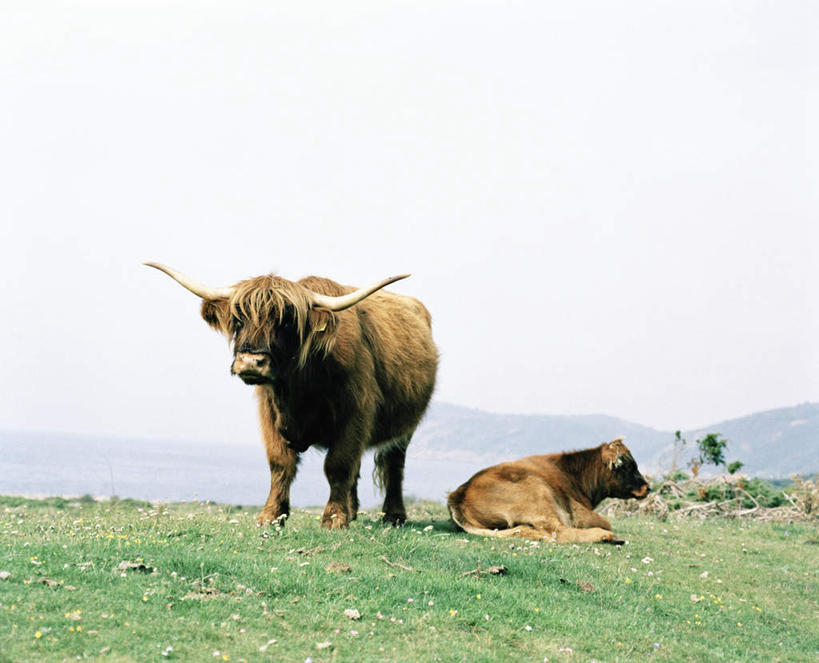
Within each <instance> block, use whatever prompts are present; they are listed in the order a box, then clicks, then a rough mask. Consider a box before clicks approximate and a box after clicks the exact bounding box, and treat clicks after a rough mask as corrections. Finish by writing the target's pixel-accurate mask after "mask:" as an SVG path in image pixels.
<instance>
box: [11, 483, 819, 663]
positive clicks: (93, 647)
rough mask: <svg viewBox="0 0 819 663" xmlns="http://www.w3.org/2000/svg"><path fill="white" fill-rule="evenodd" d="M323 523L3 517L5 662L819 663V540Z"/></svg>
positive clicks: (660, 528) (652, 529) (111, 513)
mask: <svg viewBox="0 0 819 663" xmlns="http://www.w3.org/2000/svg"><path fill="white" fill-rule="evenodd" d="M318 513H319V511H311V510H299V511H298V512H296V513H294V514H293V516H292V518H291V519H290V522H288V523H287V526H286V527H285V528H284V529H282V530H280V531H276V530H275V529H260V528H257V527H256V525H255V524H254V518H255V512H250V511H247V510H243V509H237V508H232V507H224V506H217V505H211V504H188V505H184V504H183V505H179V504H174V505H150V504H147V503H146V504H141V503H135V502H128V501H123V502H118V503H114V504H111V503H94V502H93V501H92V500H86V501H85V502H77V503H66V502H65V501H64V500H55V499H51V500H45V501H32V500H23V499H18V498H10V497H9V498H0V572H5V573H2V575H4V576H5V574H6V573H8V574H9V575H8V577H5V578H4V579H2V580H0V661H2V662H5V661H61V660H77V659H78V658H79V659H97V660H104V661H147V660H163V659H167V660H179V661H242V660H246V661H259V660H272V661H297V662H299V663H303V662H304V661H307V660H311V661H312V662H313V663H319V662H320V661H497V660H515V661H544V660H546V659H548V660H549V661H583V662H588V661H592V660H596V661H601V662H602V661H633V660H647V659H651V660H658V661H659V660H662V661H723V660H724V661H777V660H780V661H815V660H818V659H819V626H818V625H819V545H815V543H816V541H817V540H819V531H817V526H816V525H815V524H805V523H801V524H799V523H797V524H772V523H754V522H748V521H737V520H723V519H712V520H704V521H700V520H683V521H674V520H668V521H666V522H661V521H658V520H656V519H653V518H624V519H621V520H618V521H616V522H615V529H616V531H618V532H619V533H620V534H621V535H622V536H623V537H624V538H625V539H626V540H627V541H628V544H627V545H625V546H622V547H613V546H605V545H562V546H556V545H553V544H548V543H540V544H536V543H532V542H528V541H514V542H513V541H510V540H508V539H507V540H498V539H482V538H477V537H472V536H468V535H466V534H464V533H462V532H458V531H455V530H454V529H453V528H452V527H451V525H450V524H449V522H448V518H447V514H446V512H445V509H444V507H442V506H439V505H432V504H418V505H414V506H413V507H412V508H411V511H410V521H409V522H408V523H407V525H406V526H405V527H403V528H400V529H394V528H389V527H383V526H382V525H381V524H380V523H379V522H378V514H375V513H368V512H364V513H362V514H360V515H359V519H358V520H357V521H355V522H354V523H353V526H352V527H351V528H350V529H349V530H347V531H342V532H337V531H336V532H325V531H323V530H321V529H320V528H319V524H318ZM811 542H812V543H811ZM491 566H505V567H506V568H507V572H506V573H505V574H502V575H493V574H491V573H484V571H486V570H488V569H489V567H491ZM345 611H347V613H346V614H345Z"/></svg>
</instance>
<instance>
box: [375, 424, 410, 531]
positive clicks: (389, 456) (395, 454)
mask: <svg viewBox="0 0 819 663" xmlns="http://www.w3.org/2000/svg"><path fill="white" fill-rule="evenodd" d="M409 442H410V436H409V435H407V436H406V437H399V438H396V439H395V440H391V441H390V442H388V443H387V444H386V445H384V446H383V447H381V448H380V449H378V451H376V452H375V479H376V482H377V483H378V485H379V487H380V488H381V489H382V490H383V491H384V506H383V507H382V508H381V510H382V511H383V512H384V522H389V523H392V524H393V525H400V524H401V523H403V522H404V521H405V520H406V519H407V510H406V508H405V507H404V494H403V483H404V462H405V461H406V457H407V446H408V445H409Z"/></svg>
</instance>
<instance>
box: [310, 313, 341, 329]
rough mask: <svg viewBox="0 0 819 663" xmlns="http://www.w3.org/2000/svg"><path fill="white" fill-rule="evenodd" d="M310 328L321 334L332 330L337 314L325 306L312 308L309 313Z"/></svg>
mask: <svg viewBox="0 0 819 663" xmlns="http://www.w3.org/2000/svg"><path fill="white" fill-rule="evenodd" d="M309 319H310V322H309V325H310V330H311V331H312V332H313V333H316V334H321V333H325V332H327V331H329V330H330V327H331V325H332V324H333V322H334V319H335V316H334V315H333V314H332V312H331V311H328V310H327V309H323V308H311V309H310V314H309Z"/></svg>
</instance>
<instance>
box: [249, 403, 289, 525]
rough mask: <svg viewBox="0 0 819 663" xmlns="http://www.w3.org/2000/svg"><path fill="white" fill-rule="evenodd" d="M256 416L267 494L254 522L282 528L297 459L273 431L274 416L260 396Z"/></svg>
mask: <svg viewBox="0 0 819 663" xmlns="http://www.w3.org/2000/svg"><path fill="white" fill-rule="evenodd" d="M259 415H260V419H261V424H262V436H263V437H264V444H265V451H266V452H267V464H268V467H269V468H270V493H269V494H268V496H267V501H266V502H265V505H264V507H263V508H262V511H261V513H260V514H259V517H258V518H257V519H256V521H257V522H258V523H259V524H260V525H266V524H268V523H271V522H273V521H275V520H279V519H280V522H281V524H282V525H283V524H284V518H282V516H285V517H286V516H288V515H289V514H290V484H291V483H293V479H294V478H295V477H296V468H297V467H298V462H299V455H298V453H296V452H295V451H293V449H291V448H290V447H289V446H288V445H287V441H286V440H285V439H284V438H283V437H282V436H281V435H280V434H279V431H278V429H277V428H276V425H275V422H276V413H275V410H274V409H273V406H272V404H271V403H270V401H269V400H268V399H267V398H266V396H265V395H264V394H260V396H259Z"/></svg>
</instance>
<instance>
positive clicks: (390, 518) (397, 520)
mask: <svg viewBox="0 0 819 663" xmlns="http://www.w3.org/2000/svg"><path fill="white" fill-rule="evenodd" d="M406 520H407V514H406V513H385V514H384V517H383V518H382V519H381V522H383V523H389V524H390V525H392V526H393V527H401V525H403V524H404V523H405V522H406Z"/></svg>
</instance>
